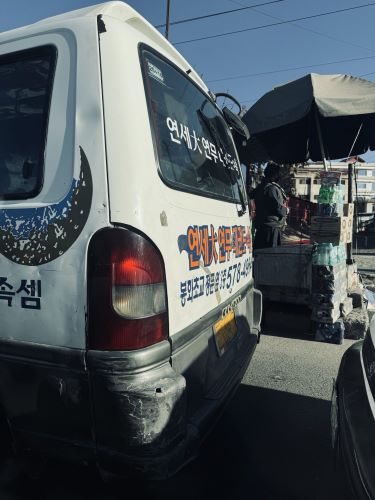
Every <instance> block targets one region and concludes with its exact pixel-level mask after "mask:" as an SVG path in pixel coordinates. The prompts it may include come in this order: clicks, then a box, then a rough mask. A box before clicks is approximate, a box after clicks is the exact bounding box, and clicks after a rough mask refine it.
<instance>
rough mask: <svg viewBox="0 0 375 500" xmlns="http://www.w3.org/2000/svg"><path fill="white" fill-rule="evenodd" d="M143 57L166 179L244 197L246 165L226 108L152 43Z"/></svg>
mask: <svg viewBox="0 0 375 500" xmlns="http://www.w3.org/2000/svg"><path fill="white" fill-rule="evenodd" d="M141 57H142V63H143V74H144V80H145V88H146V96H147V99H148V107H149V114H150V120H151V124H152V128H153V135H154V141H155V145H156V150H157V154H158V160H159V167H160V173H161V177H162V179H163V180H164V181H165V182H166V183H167V184H169V185H170V186H171V187H175V188H177V189H181V190H183V191H188V192H194V193H196V194H199V195H203V196H209V197H212V198H219V199H223V200H227V201H231V202H236V203H238V202H239V201H240V195H239V189H240V188H241V189H243V185H242V184H243V181H242V177H241V174H240V165H239V164H238V161H237V153H236V151H235V149H234V146H233V141H232V137H231V135H230V131H229V129H228V126H227V124H226V122H225V121H224V118H223V117H222V115H221V112H220V110H219V109H218V108H217V106H216V105H215V104H214V103H213V102H212V101H211V100H210V98H209V97H208V96H207V95H206V94H204V93H203V92H202V91H201V90H200V89H199V88H198V86H196V85H195V84H194V83H193V82H192V81H191V79H190V78H189V77H188V76H187V75H186V74H184V73H183V72H182V71H180V70H179V69H177V68H176V67H174V66H173V65H172V64H171V63H169V62H167V61H166V60H165V59H164V58H162V57H159V56H158V55H156V54H155V53H154V52H151V51H149V50H147V49H146V48H144V49H143V50H141Z"/></svg>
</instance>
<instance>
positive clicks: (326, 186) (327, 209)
mask: <svg viewBox="0 0 375 500" xmlns="http://www.w3.org/2000/svg"><path fill="white" fill-rule="evenodd" d="M340 177H341V173H339V172H331V171H324V172H321V173H320V178H321V188H320V191H319V196H318V215H317V216H315V217H312V219H311V233H310V234H311V240H312V241H314V242H315V251H314V253H313V257H312V295H311V300H312V315H311V319H312V321H313V328H314V333H315V340H318V341H323V342H331V343H335V344H341V343H342V341H343V338H344V325H343V321H342V317H343V316H344V315H346V314H348V313H350V312H351V310H352V309H353V304H352V299H350V298H349V297H348V292H347V269H346V244H347V243H349V242H351V237H352V228H353V205H352V204H347V205H344V203H343V193H342V186H341V182H340Z"/></svg>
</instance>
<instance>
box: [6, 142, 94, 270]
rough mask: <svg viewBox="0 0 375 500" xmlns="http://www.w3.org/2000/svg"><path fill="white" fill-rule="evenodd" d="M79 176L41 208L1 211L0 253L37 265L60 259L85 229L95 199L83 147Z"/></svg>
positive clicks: (18, 260) (10, 258) (13, 259)
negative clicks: (62, 194)
mask: <svg viewBox="0 0 375 500" xmlns="http://www.w3.org/2000/svg"><path fill="white" fill-rule="evenodd" d="M79 149H80V155H81V169H80V173H79V178H78V179H74V178H73V181H72V184H71V187H70V189H69V192H68V194H67V196H66V197H65V198H64V199H63V200H62V201H60V202H59V203H55V204H52V205H48V206H45V207H38V208H15V209H14V208H12V209H9V210H5V209H2V210H0V254H1V255H3V256H4V257H6V258H7V259H9V260H11V261H12V262H15V263H17V264H23V265H25V266H38V265H40V264H45V263H47V262H51V261H52V260H54V259H57V258H58V257H60V256H61V255H63V254H64V253H65V252H66V251H67V250H68V249H69V248H70V247H71V246H72V245H73V243H74V242H75V240H76V239H77V238H78V236H79V235H80V234H81V232H82V229H83V228H84V226H85V224H86V221H87V218H88V216H89V213H90V208H91V202H92V177H91V171H90V166H89V162H88V160H87V157H86V155H85V153H84V151H83V149H82V148H81V147H80V148H79Z"/></svg>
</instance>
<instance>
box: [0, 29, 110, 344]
mask: <svg viewBox="0 0 375 500" xmlns="http://www.w3.org/2000/svg"><path fill="white" fill-rule="evenodd" d="M36 26H37V25H36ZM36 26H35V28H34V30H32V28H28V29H27V30H23V31H25V32H26V31H27V32H28V33H27V36H25V37H22V36H16V37H15V39H14V40H11V41H8V42H5V41H3V42H2V43H1V44H0V55H1V54H5V53H6V54H8V53H11V52H17V51H22V50H23V49H30V48H32V47H40V46H44V45H53V46H54V47H55V48H56V51H57V60H56V61H57V62H56V72H55V78H54V84H53V92H52V99H51V106H50V114H49V121H48V132H47V141H46V152H45V165H44V181H43V186H42V190H41V192H40V193H39V194H38V195H37V196H36V197H35V198H31V199H26V200H17V201H10V200H2V201H0V210H1V211H2V218H1V221H2V225H1V227H0V229H2V230H7V229H9V227H10V228H11V229H10V230H11V232H13V233H14V235H17V234H19V231H22V230H23V231H24V234H25V239H24V240H23V242H22V245H23V248H24V249H25V251H24V252H23V255H24V261H23V264H21V265H20V264H19V263H18V262H17V260H16V259H17V257H14V259H15V260H14V261H12V260H9V258H6V257H2V258H1V263H0V276H1V277H6V278H7V284H8V285H10V286H11V287H13V288H12V292H17V289H18V287H19V285H20V283H21V282H22V280H28V283H31V281H30V280H32V281H33V282H34V285H35V287H36V289H37V291H36V292H35V294H36V295H40V302H39V304H40V309H26V308H22V307H21V304H20V301H21V297H20V296H19V295H22V293H20V294H17V293H16V294H15V295H14V296H13V299H12V301H11V303H10V305H8V304H7V300H1V301H0V307H1V318H2V326H1V337H2V338H10V339H17V340H22V341H26V342H37V343H40V344H47V345H56V346H66V347H77V348H78V347H80V348H83V347H84V346H85V342H86V339H85V322H86V318H85V313H86V259H85V255H86V247H87V244H88V237H89V236H88V235H90V234H92V233H93V232H95V231H96V230H97V229H98V228H100V227H103V225H107V224H108V210H107V206H108V200H107V188H106V175H105V153H104V135H103V117H102V108H101V88H100V71H99V58H98V49H97V48H96V50H93V47H97V30H96V24H94V23H93V22H92V21H91V22H89V20H87V19H83V20H79V21H77V20H76V21H70V26H69V23H65V25H64V26H65V27H64V28H61V27H56V28H55V27H53V25H52V24H51V25H50V26H49V29H48V31H47V32H45V33H38V31H39V30H38V29H37V28H36ZM32 31H34V32H33V33H32ZM43 31H45V30H43ZM21 32H22V31H21V30H15V32H14V34H16V35H19V34H20V33H21ZM8 38H9V37H8ZM2 39H3V40H4V37H2ZM77 45H79V47H80V50H79V51H78V52H77ZM81 148H82V151H83V152H84V154H85V156H86V157H87V161H88V165H89V169H90V170H91V176H92V177H94V176H95V179H96V182H95V184H94V186H95V189H94V192H92V193H91V194H88V196H86V197H85V199H82V197H80V196H79V195H78V193H76V195H77V197H78V198H77V199H78V203H82V207H81V208H82V214H83V217H85V216H86V215H88V220H87V221H86V223H84V224H82V227H79V228H78V229H77V231H78V232H80V231H81V232H80V236H78V237H77V238H76V239H75V241H74V243H73V244H72V245H71V246H70V247H69V248H68V249H67V250H66V251H64V252H62V254H61V256H57V257H56V258H53V256H51V255H48V253H49V252H48V248H47V247H48V241H47V245H46V249H45V250H46V251H45V252H44V253H43V252H42V254H41V258H40V265H39V264H37V262H38V260H37V259H36V258H35V255H33V252H30V251H27V248H28V245H29V244H30V239H29V238H30V236H31V234H32V233H31V231H32V230H35V231H37V234H38V238H39V237H41V236H42V235H43V234H48V231H52V232H54V233H55V236H56V242H55V243H54V244H55V245H57V246H58V245H59V243H58V242H59V241H63V240H64V239H66V238H74V237H76V235H74V232H75V231H76V229H75V228H74V226H75V225H77V224H78V225H80V223H79V222H78V223H77V221H75V220H72V223H71V224H68V226H67V228H65V229H63V227H62V226H61V222H64V221H65V223H66V221H67V218H68V216H69V214H70V208H71V202H72V195H73V192H72V190H73V189H74V183H75V182H76V181H79V178H80V171H81V164H82V158H81ZM98 180H99V182H98ZM81 192H83V190H82V189H81ZM88 211H90V213H88ZM86 212H87V214H86ZM52 250H53V249H52ZM2 253H3V252H2ZM21 253H22V252H21ZM8 257H9V256H8ZM11 257H12V256H11ZM21 260H22V259H21ZM2 290H5V291H6V290H9V288H8V287H5V286H3V288H2ZM36 298H39V297H36Z"/></svg>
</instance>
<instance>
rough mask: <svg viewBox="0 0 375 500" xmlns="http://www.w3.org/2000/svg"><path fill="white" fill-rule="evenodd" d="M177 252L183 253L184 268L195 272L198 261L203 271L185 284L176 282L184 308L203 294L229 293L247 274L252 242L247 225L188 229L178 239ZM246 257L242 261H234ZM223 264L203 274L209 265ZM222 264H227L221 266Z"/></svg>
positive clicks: (249, 266)
mask: <svg viewBox="0 0 375 500" xmlns="http://www.w3.org/2000/svg"><path fill="white" fill-rule="evenodd" d="M178 247H179V250H180V253H181V252H182V251H184V250H185V251H186V253H187V258H188V268H189V270H190V271H194V270H198V269H199V267H200V262H201V264H202V265H203V267H204V268H205V272H204V273H199V274H196V275H194V276H193V277H191V278H190V279H188V280H186V281H182V282H180V299H181V305H182V306H183V307H184V306H185V305H186V303H187V301H193V300H194V299H198V298H199V297H202V296H204V295H206V296H208V295H212V294H213V293H215V292H218V291H220V290H224V289H227V290H229V292H231V291H232V288H233V286H234V285H235V284H237V283H240V281H242V280H243V279H245V278H246V277H247V276H248V275H249V273H250V272H251V266H252V257H251V251H252V240H251V231H250V227H249V226H237V225H235V226H220V227H219V228H218V229H215V227H214V226H213V225H212V224H211V225H210V226H208V225H204V226H189V227H188V229H187V231H186V234H182V235H180V236H179V237H178ZM245 254H249V257H247V258H246V259H245V260H244V261H243V260H241V261H236V259H238V258H239V257H242V256H243V255H245ZM217 263H219V264H223V268H222V269H221V270H220V271H217V272H212V273H208V274H207V270H206V269H207V268H209V267H210V266H211V265H212V264H217ZM225 263H230V265H226V266H224V264H225Z"/></svg>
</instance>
